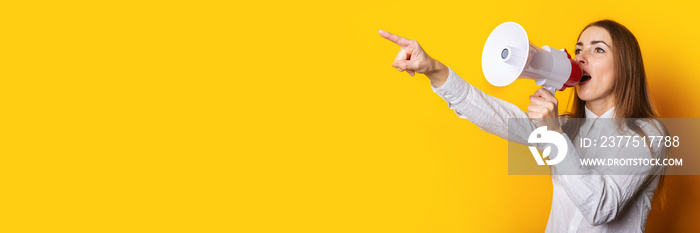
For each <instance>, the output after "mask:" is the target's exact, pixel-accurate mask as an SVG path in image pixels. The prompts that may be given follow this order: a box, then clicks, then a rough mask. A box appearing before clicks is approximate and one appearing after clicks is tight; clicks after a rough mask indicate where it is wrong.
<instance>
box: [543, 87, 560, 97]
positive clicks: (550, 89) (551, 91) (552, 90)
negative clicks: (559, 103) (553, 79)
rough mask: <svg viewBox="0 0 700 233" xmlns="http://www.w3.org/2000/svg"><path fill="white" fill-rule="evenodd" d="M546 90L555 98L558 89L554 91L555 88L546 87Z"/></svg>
mask: <svg viewBox="0 0 700 233" xmlns="http://www.w3.org/2000/svg"><path fill="white" fill-rule="evenodd" d="M544 89H547V90H548V91H549V93H552V96H554V92H556V91H557V89H554V87H544Z"/></svg>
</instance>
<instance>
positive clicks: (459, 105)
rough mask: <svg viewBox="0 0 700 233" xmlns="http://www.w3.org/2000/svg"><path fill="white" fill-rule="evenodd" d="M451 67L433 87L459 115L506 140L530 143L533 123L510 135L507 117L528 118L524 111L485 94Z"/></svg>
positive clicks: (519, 125)
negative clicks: (439, 82)
mask: <svg viewBox="0 0 700 233" xmlns="http://www.w3.org/2000/svg"><path fill="white" fill-rule="evenodd" d="M448 69H449V75H448V77H447V80H446V81H445V83H444V84H442V86H440V87H435V86H433V85H432V84H431V87H432V89H433V92H435V93H436V94H438V95H439V96H440V97H442V98H443V99H444V100H445V101H446V102H447V106H448V107H449V108H450V109H452V110H454V111H455V113H456V114H457V116H458V117H459V118H463V119H467V120H469V121H470V122H472V123H474V124H476V125H477V126H478V127H479V128H480V129H482V130H484V131H486V132H488V133H491V134H494V135H496V136H499V137H501V138H504V139H506V140H510V141H513V142H517V143H521V144H526V143H527V137H528V136H529V133H530V132H532V130H533V129H534V124H530V123H528V124H517V125H518V126H517V127H520V129H518V130H512V129H511V133H510V137H509V133H508V132H509V129H508V119H509V118H511V119H513V118H517V119H526V118H528V116H527V114H526V113H525V112H523V111H522V110H520V108H518V107H517V106H515V105H513V104H511V103H509V102H506V101H504V100H501V99H498V98H496V97H493V96H490V95H487V94H485V93H484V92H482V91H481V90H479V89H477V88H475V87H474V86H472V85H471V84H469V83H467V82H466V81H464V79H462V78H461V77H459V76H458V75H457V73H455V72H454V71H453V70H452V68H449V67H448ZM514 132H517V133H514Z"/></svg>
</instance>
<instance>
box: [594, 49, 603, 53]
mask: <svg viewBox="0 0 700 233" xmlns="http://www.w3.org/2000/svg"><path fill="white" fill-rule="evenodd" d="M595 52H596V53H604V52H605V50H603V49H601V48H595Z"/></svg>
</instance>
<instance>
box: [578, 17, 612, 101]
mask: <svg viewBox="0 0 700 233" xmlns="http://www.w3.org/2000/svg"><path fill="white" fill-rule="evenodd" d="M612 45H613V44H612V39H611V38H610V34H609V33H608V31H606V30H605V29H603V28H601V27H596V26H592V27H589V28H587V29H586V30H584V31H583V33H581V37H580V38H579V41H578V43H576V52H575V53H576V57H575V58H574V59H575V60H576V61H577V62H578V63H579V64H580V65H581V68H582V69H583V73H584V78H583V79H581V82H580V83H579V84H578V85H577V88H578V89H577V90H578V97H579V98H581V100H583V101H587V102H589V101H611V97H612V89H613V83H614V80H615V63H614V62H613V53H612V50H613V49H614V48H612V47H611V46H612ZM586 75H589V76H590V79H589V78H588V77H586Z"/></svg>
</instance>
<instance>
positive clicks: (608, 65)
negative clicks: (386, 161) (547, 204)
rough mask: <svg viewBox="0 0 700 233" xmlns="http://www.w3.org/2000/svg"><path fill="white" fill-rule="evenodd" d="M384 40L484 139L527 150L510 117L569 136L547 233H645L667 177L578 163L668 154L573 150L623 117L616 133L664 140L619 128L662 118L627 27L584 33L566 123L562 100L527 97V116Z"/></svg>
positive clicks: (657, 128) (602, 24) (415, 50)
mask: <svg viewBox="0 0 700 233" xmlns="http://www.w3.org/2000/svg"><path fill="white" fill-rule="evenodd" d="M379 34H380V35H381V36H382V37H384V38H386V39H388V40H390V41H392V42H394V43H396V44H398V45H399V46H401V50H400V51H399V53H398V55H397V56H396V59H395V61H394V63H393V64H392V66H393V67H395V68H396V69H397V70H398V71H401V72H403V71H406V72H408V73H409V74H410V75H411V76H413V75H415V73H422V74H425V75H426V76H427V77H428V78H429V79H430V81H431V86H432V89H433V91H434V92H435V93H437V94H438V95H439V96H441V97H442V98H443V99H445V101H447V103H448V106H449V108H450V109H453V110H454V111H455V113H456V114H457V116H459V117H460V118H465V119H468V120H469V121H471V122H472V123H474V124H476V125H478V126H479V127H480V128H481V129H483V130H484V131H486V132H489V133H492V134H495V135H498V136H500V137H502V138H505V139H508V140H511V141H516V142H519V143H523V144H526V143H527V137H526V135H515V136H513V135H509V134H508V124H507V121H508V119H509V118H510V119H513V118H529V119H531V120H532V124H533V125H532V126H531V127H530V131H529V132H531V130H532V129H534V127H540V126H547V128H548V130H551V131H557V132H559V133H562V134H563V135H565V137H566V138H567V143H568V145H569V147H568V148H574V149H575V150H570V151H569V152H567V155H566V158H567V159H566V160H564V162H561V163H559V164H556V165H553V166H552V171H553V174H555V175H553V176H552V182H553V186H554V190H553V198H552V207H551V211H550V215H549V220H548V222H547V228H546V230H545V232H644V229H645V226H646V220H647V217H648V215H649V211H650V210H651V201H652V199H653V197H654V193H655V190H656V189H657V187H659V185H660V181H662V180H663V179H662V177H663V176H659V175H656V174H658V173H656V171H655V170H654V169H650V168H648V167H642V168H638V169H636V170H633V171H631V173H625V174H622V175H620V174H609V173H605V172H603V171H601V170H598V169H593V168H589V167H585V166H582V165H580V164H578V161H579V158H611V157H614V158H621V159H624V158H660V157H661V156H665V153H667V151H666V150H665V149H664V148H663V147H643V148H642V147H616V148H598V149H595V150H594V149H588V148H580V146H579V145H578V144H577V145H574V144H573V143H572V142H573V141H575V139H576V138H577V137H590V134H591V133H592V132H594V131H595V130H598V131H600V132H604V133H605V132H607V133H611V131H606V130H609V128H610V127H608V126H609V125H606V124H599V126H596V125H595V124H589V125H586V123H585V122H594V121H595V120H598V119H603V118H616V119H618V118H619V119H620V121H619V122H618V123H617V124H616V126H617V128H618V130H619V131H622V132H632V134H634V135H665V133H666V132H665V129H664V128H663V126H662V125H660V124H659V123H658V122H656V121H653V120H652V121H644V120H641V121H640V120H627V121H622V119H625V118H646V119H654V118H655V117H656V115H657V114H656V113H655V110H654V108H653V106H652V104H651V100H650V98H649V94H648V90H647V82H646V75H645V72H644V64H643V62H642V54H641V50H640V48H639V44H638V42H637V39H636V38H635V37H634V35H632V33H631V32H630V31H629V30H628V29H627V28H626V27H624V26H622V25H620V24H619V23H617V22H615V21H611V20H601V21H597V22H593V23H591V24H589V25H588V26H586V27H585V28H584V29H583V31H582V32H581V34H580V35H579V37H578V41H577V43H576V52H575V54H576V56H575V60H576V61H577V62H578V63H579V65H580V66H581V68H582V70H583V72H584V78H583V79H582V80H581V82H580V83H579V84H578V85H577V86H576V88H575V93H576V95H575V96H574V104H573V109H572V111H571V112H570V113H567V114H564V115H561V116H560V115H559V114H558V112H557V111H558V110H557V106H558V101H557V99H556V98H554V96H553V95H552V94H550V93H549V92H548V91H547V90H546V89H544V88H541V89H539V90H537V91H536V92H535V93H534V95H532V96H530V105H529V106H528V108H527V109H528V112H527V113H525V112H523V111H522V110H520V109H519V108H518V107H517V106H515V105H513V104H511V103H508V102H505V101H503V100H500V99H497V98H495V97H492V96H489V95H486V94H484V93H483V92H482V91H480V90H479V89H477V88H475V87H473V86H471V85H470V84H469V83H467V82H466V81H464V80H463V79H462V78H460V77H459V76H458V75H457V74H456V73H455V72H454V71H453V70H452V69H450V68H449V67H447V66H445V65H444V64H442V63H440V62H439V61H437V60H435V59H433V58H431V57H430V56H428V54H426V53H425V51H424V50H423V48H421V46H420V45H419V44H418V42H416V41H415V40H408V39H405V38H403V37H400V36H397V35H393V34H391V33H388V32H385V31H382V30H379ZM557 118H558V119H559V120H545V119H557ZM578 118H580V119H579V120H574V119H578ZM587 120H588V121H587ZM602 121H604V120H601V121H599V122H602ZM625 130H626V131H625ZM600 132H599V133H600ZM509 136H510V138H509ZM569 157H573V158H569ZM567 161H568V162H567ZM560 174H562V175H560ZM564 174H569V175H564ZM570 174H576V175H570Z"/></svg>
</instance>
